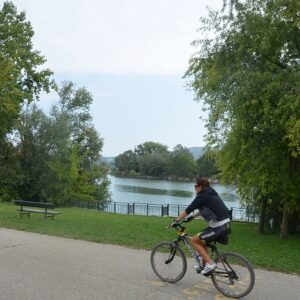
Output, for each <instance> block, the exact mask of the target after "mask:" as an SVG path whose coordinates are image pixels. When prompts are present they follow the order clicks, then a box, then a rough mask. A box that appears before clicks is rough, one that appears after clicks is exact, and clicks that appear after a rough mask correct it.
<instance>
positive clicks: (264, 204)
mask: <svg viewBox="0 0 300 300" xmlns="http://www.w3.org/2000/svg"><path fill="white" fill-rule="evenodd" d="M266 211H267V198H264V199H263V202H262V204H261V212H260V218H259V226H258V233H264V230H265V223H266Z"/></svg>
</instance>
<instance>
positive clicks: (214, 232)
mask: <svg viewBox="0 0 300 300" xmlns="http://www.w3.org/2000/svg"><path fill="white" fill-rule="evenodd" d="M228 234H229V230H228V227H227V225H226V224H225V225H222V226H219V227H216V228H212V227H208V228H206V229H205V230H204V231H203V232H201V233H199V238H200V240H202V241H205V242H212V241H217V242H219V243H221V244H227V243H228Z"/></svg>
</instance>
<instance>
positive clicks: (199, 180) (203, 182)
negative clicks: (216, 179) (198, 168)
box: [195, 176, 209, 192]
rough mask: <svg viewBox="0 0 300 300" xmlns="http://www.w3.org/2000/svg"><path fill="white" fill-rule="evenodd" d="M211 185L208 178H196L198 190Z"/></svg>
mask: <svg viewBox="0 0 300 300" xmlns="http://www.w3.org/2000/svg"><path fill="white" fill-rule="evenodd" d="M208 186H209V181H208V178H206V177H203V176H199V177H197V178H196V184H195V189H196V191H197V192H200V191H201V190H202V189H203V188H205V187H208Z"/></svg>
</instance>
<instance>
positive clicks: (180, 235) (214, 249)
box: [167, 226, 238, 280]
mask: <svg viewBox="0 0 300 300" xmlns="http://www.w3.org/2000/svg"><path fill="white" fill-rule="evenodd" d="M179 228H180V229H177V233H178V238H177V239H176V240H174V244H176V245H177V246H178V245H179V243H180V242H181V241H182V242H183V243H184V244H185V246H186V247H187V249H188V251H189V253H190V254H191V256H192V257H193V258H194V259H195V261H196V262H197V264H198V265H199V266H200V267H202V262H201V261H200V260H199V256H198V255H197V252H196V250H194V248H193V247H192V246H191V244H190V242H189V239H191V238H192V236H191V235H189V234H187V233H186V232H185V227H183V226H180V227H179ZM207 247H208V248H210V249H211V251H212V254H213V255H214V256H215V260H218V259H219V258H220V259H221V261H222V264H223V266H224V269H225V271H220V270H216V271H215V273H218V274H223V275H225V276H226V275H227V276H229V278H231V276H233V278H234V279H236V280H237V279H238V276H237V274H236V273H235V271H234V270H233V269H232V267H231V266H230V265H229V264H228V263H227V262H226V259H224V257H223V255H222V252H221V251H220V250H219V249H218V248H217V246H216V245H215V244H212V243H208V244H207ZM174 255H175V251H174V252H173V253H172V257H170V258H169V259H168V262H171V261H172V260H173V258H174ZM168 262H167V263H168ZM228 268H229V269H230V270H228Z"/></svg>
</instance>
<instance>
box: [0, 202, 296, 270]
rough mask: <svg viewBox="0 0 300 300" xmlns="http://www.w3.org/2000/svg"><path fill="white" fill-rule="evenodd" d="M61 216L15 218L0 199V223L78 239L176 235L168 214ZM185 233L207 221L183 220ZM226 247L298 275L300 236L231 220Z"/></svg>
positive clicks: (146, 245) (139, 242) (147, 243)
mask: <svg viewBox="0 0 300 300" xmlns="http://www.w3.org/2000/svg"><path fill="white" fill-rule="evenodd" d="M57 210H58V211H60V212H62V214H60V215H57V216H56V217H55V219H54V220H53V221H52V220H44V218H43V215H41V214H32V215H31V217H30V218H27V217H26V216H23V217H22V218H20V217H19V213H18V212H17V207H16V206H14V205H12V204H6V203H0V227H4V228H14V229H17V230H24V231H30V232H37V233H42V234H48V235H55V236H61V237H66V238H73V239H81V240H87V241H93V242H98V243H109V244H117V245H124V246H128V247H132V248H139V249H151V248H152V247H153V246H154V245H155V244H156V243H157V242H158V241H160V240H172V239H174V238H176V232H175V231H174V230H168V229H165V226H166V225H167V224H168V223H170V222H171V218H160V217H143V216H127V215H118V214H110V213H102V212H97V211H92V210H86V209H79V208H59V209H57ZM186 227H187V229H188V232H189V233H192V234H194V233H197V232H199V231H200V230H201V229H203V228H204V227H206V224H205V222H202V221H198V220H197V221H194V222H191V223H189V224H187V226H186ZM222 248H223V250H225V251H235V252H239V253H240V254H242V255H243V256H245V257H246V258H248V259H249V260H250V261H251V263H252V264H253V265H254V266H255V267H261V268H265V269H270V270H277V271H284V272H289V273H297V274H300V238H299V236H298V237H296V236H291V237H289V239H288V240H286V241H282V240H280V239H279V236H278V235H272V234H265V235H259V234H257V228H256V225H255V224H247V223H237V222H236V223H233V224H232V234H231V236H230V243H229V245H227V246H222Z"/></svg>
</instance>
